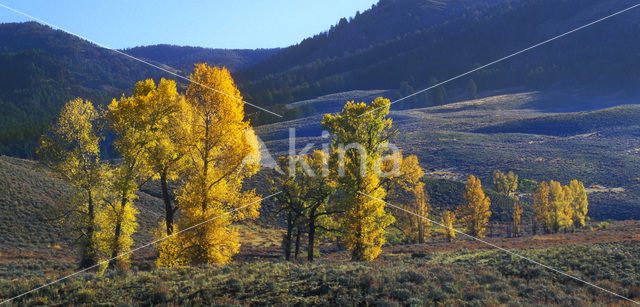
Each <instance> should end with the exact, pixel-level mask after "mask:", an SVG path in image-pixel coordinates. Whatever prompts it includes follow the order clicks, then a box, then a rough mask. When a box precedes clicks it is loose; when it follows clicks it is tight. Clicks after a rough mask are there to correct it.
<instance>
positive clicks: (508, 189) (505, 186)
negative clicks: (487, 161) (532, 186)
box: [493, 170, 518, 196]
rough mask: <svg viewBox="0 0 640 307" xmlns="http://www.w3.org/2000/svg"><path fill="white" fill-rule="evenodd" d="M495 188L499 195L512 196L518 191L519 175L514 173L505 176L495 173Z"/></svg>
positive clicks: (501, 173)
mask: <svg viewBox="0 0 640 307" xmlns="http://www.w3.org/2000/svg"><path fill="white" fill-rule="evenodd" d="M493 186H494V187H495V189H496V191H497V192H498V193H501V194H504V195H506V196H511V195H513V193H514V192H515V191H516V190H517V189H518V175H516V174H515V173H514V172H512V171H509V172H508V173H507V174H505V173H503V172H501V171H499V170H496V171H494V172H493Z"/></svg>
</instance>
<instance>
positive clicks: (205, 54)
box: [0, 22, 276, 158]
mask: <svg viewBox="0 0 640 307" xmlns="http://www.w3.org/2000/svg"><path fill="white" fill-rule="evenodd" d="M132 52H133V53H134V55H145V57H148V58H149V59H151V60H153V61H155V62H156V63H158V64H161V65H163V64H169V65H176V66H177V67H176V68H178V69H183V70H189V69H190V66H192V65H193V63H194V62H210V64H212V65H213V64H215V65H224V66H229V67H230V68H239V67H244V66H246V65H250V64H253V63H256V62H258V61H260V60H262V59H264V58H266V57H268V56H270V55H271V54H273V53H274V52H276V49H263V50H255V51H253V50H214V49H205V48H191V47H176V46H151V47H138V48H134V49H132ZM165 62H166V63H165ZM185 74H186V73H185ZM160 77H166V78H173V79H175V77H173V76H171V75H168V74H167V73H164V72H162V71H160V70H158V69H156V68H153V67H150V66H148V65H145V64H143V63H140V62H138V61H135V60H132V59H130V58H127V57H125V56H123V55H120V54H117V53H115V52H113V51H110V50H107V49H104V48H99V47H97V46H95V45H93V44H91V43H89V42H87V41H85V40H82V39H79V38H77V37H74V36H72V35H69V34H67V33H65V32H63V31H59V30H53V29H51V28H50V27H47V26H43V25H41V24H39V23H35V22H26V23H6V24H0V108H1V109H2V112H0V154H9V155H13V156H19V157H29V158H31V157H33V152H34V148H35V145H36V141H37V139H38V137H39V136H40V135H41V134H42V132H43V131H44V129H45V128H46V127H47V126H49V125H50V124H51V123H52V122H53V119H54V118H55V117H56V116H57V114H58V111H59V109H60V107H61V106H62V105H63V104H64V103H65V102H66V101H68V100H70V99H72V98H74V97H78V96H79V97H83V98H86V99H90V100H92V101H93V102H95V103H97V104H98V105H104V104H106V103H108V102H109V101H110V100H111V99H112V98H113V97H119V96H120V95H122V93H129V92H130V91H131V90H132V89H133V86H134V84H135V82H137V81H140V80H143V79H146V78H154V79H158V78H160Z"/></svg>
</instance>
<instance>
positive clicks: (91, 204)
mask: <svg viewBox="0 0 640 307" xmlns="http://www.w3.org/2000/svg"><path fill="white" fill-rule="evenodd" d="M99 119H100V114H99V113H98V111H97V110H96V109H95V108H94V107H93V104H92V103H91V102H90V101H87V100H83V99H80V98H77V99H74V100H71V101H69V102H67V103H66V104H65V106H64V107H63V108H62V111H61V112H60V116H59V118H58V121H57V122H56V124H55V125H54V126H53V127H52V128H51V129H50V131H49V132H48V133H47V134H45V135H43V136H42V139H41V144H40V148H39V149H38V151H37V155H38V158H39V160H40V161H41V162H42V163H43V164H45V165H46V166H48V167H49V168H51V169H52V170H53V171H54V172H55V174H56V175H57V176H59V177H60V178H62V179H63V180H64V181H66V182H68V183H69V184H70V185H71V186H72V187H73V188H74V189H75V190H76V192H77V195H76V197H72V198H71V200H72V203H70V204H69V205H68V206H64V208H58V209H59V211H62V212H65V215H66V213H70V215H69V216H68V219H69V220H70V221H71V222H72V224H73V227H74V232H77V233H78V234H80V236H79V237H80V239H79V240H78V241H79V243H80V248H81V255H82V256H81V257H82V258H81V261H80V266H81V267H83V268H88V267H91V266H93V265H95V264H96V263H98V257H99V255H98V251H97V248H98V246H97V242H96V240H97V233H98V232H99V226H98V224H97V220H96V216H97V215H98V211H99V210H100V209H101V207H102V204H103V202H102V197H103V195H102V194H103V193H104V186H105V185H106V175H107V173H108V169H107V168H106V166H105V165H104V164H102V163H101V161H100V140H101V138H102V136H101V132H100V129H99V125H98V124H97V121H98V120H99Z"/></svg>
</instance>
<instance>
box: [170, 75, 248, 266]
mask: <svg viewBox="0 0 640 307" xmlns="http://www.w3.org/2000/svg"><path fill="white" fill-rule="evenodd" d="M191 80H192V81H194V83H192V84H191V85H189V88H188V89H187V94H186V102H187V104H188V106H189V110H190V112H189V116H188V121H186V122H184V131H185V133H184V138H183V139H182V141H183V144H184V146H183V148H184V150H185V151H184V155H185V156H186V159H185V162H184V163H185V165H184V166H183V167H184V173H185V174H187V177H186V178H185V179H186V180H185V183H184V184H183V186H182V187H181V188H180V189H179V191H178V199H177V200H178V203H179V205H180V208H181V210H180V217H179V219H178V221H177V224H178V225H177V226H178V227H177V230H180V229H187V228H188V227H191V226H193V225H197V224H199V223H203V224H202V225H200V226H198V227H197V228H194V229H191V230H188V231H186V232H185V233H180V234H178V235H177V236H176V239H175V240H172V241H171V242H169V243H167V244H168V245H167V247H166V248H164V249H161V250H160V252H161V253H163V252H166V253H168V254H170V255H161V258H162V259H163V260H162V261H160V262H159V264H167V265H171V264H173V263H189V264H200V263H214V264H224V263H227V262H228V261H229V260H230V259H231V256H233V255H234V254H235V253H237V251H238V249H239V246H240V244H239V242H238V238H237V233H236V231H235V230H233V229H232V228H231V227H230V225H231V223H232V222H236V221H242V220H246V219H252V218H256V217H257V216H258V214H259V208H260V204H259V202H258V200H259V199H260V196H259V195H256V194H255V191H248V192H243V191H242V182H243V181H244V179H245V178H247V177H249V176H251V175H253V174H255V173H256V172H257V171H258V170H259V166H258V162H259V161H260V152H259V147H258V141H257V137H256V136H255V133H254V131H253V129H251V127H250V126H249V123H248V122H247V121H245V120H244V103H243V102H242V101H241V99H242V97H241V96H240V92H239V91H238V89H237V88H236V87H235V84H234V82H233V79H232V78H231V75H230V73H229V71H227V70H226V69H225V68H218V67H209V66H207V65H205V64H197V65H196V67H195V71H194V73H193V74H192V75H191ZM212 89H214V90H212ZM169 92H170V90H169ZM249 203H255V204H253V205H251V206H248V207H245V208H242V207H243V206H245V205H247V204H249ZM232 210H235V211H234V212H233V213H232V214H226V215H225V213H227V212H229V211H232ZM210 219H213V220H211V221H209V220H210ZM205 221H206V223H204V222H205ZM171 244H173V245H176V246H177V247H168V246H169V245H171ZM176 250H178V251H180V255H179V256H172V255H173V254H174V251H176ZM173 258H179V260H175V261H173V260H172V259H173Z"/></svg>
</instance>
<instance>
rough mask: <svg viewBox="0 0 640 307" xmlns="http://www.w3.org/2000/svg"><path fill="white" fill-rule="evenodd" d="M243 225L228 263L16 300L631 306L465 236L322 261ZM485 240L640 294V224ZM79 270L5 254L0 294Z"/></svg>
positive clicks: (60, 287) (72, 286)
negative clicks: (358, 259)
mask: <svg viewBox="0 0 640 307" xmlns="http://www.w3.org/2000/svg"><path fill="white" fill-rule="evenodd" d="M241 232H242V233H243V238H244V241H245V242H247V243H246V244H245V246H243V248H242V252H241V254H240V255H238V256H237V257H236V259H235V260H234V262H233V263H232V264H230V265H228V266H202V267H181V268H172V269H162V268H151V267H152V264H151V263H149V258H147V260H146V261H145V260H144V259H143V258H141V257H140V256H138V257H136V258H137V260H136V261H135V264H134V268H133V269H132V270H131V271H128V272H107V273H106V274H104V275H97V274H93V273H87V274H82V275H80V276H75V277H72V278H70V279H68V280H65V281H63V282H60V283H56V284H54V285H52V286H50V287H47V288H44V289H42V290H39V291H37V292H35V293H32V294H29V295H27V296H25V297H22V298H19V299H18V300H16V301H15V302H14V303H16V304H20V305H22V304H28V305H36V304H45V305H51V304H52V305H57V304H63V305H68V304H86V305H94V304H105V305H120V304H136V305H138V304H141V305H154V304H158V303H162V304H169V305H172V304H173V305H200V304H208V305H209V304H221V305H237V304H240V305H264V304H275V305H296V304H322V305H353V304H354V303H355V304H365V305H367V304H369V305H383V306H385V305H386V306H394V305H405V306H423V305H440V304H444V305H461V306H472V305H487V304H489V305H503V304H508V305H512V304H513V305H572V306H575V305H628V304H627V303H628V302H626V301H624V300H621V299H620V298H616V297H615V296H611V295H610V294H607V293H606V292H603V291H601V290H598V289H595V288H593V287H591V286H588V285H585V284H584V283H581V282H578V281H575V280H573V279H570V278H568V277H565V276H562V275H560V274H558V273H555V272H552V271H550V270H548V269H546V268H544V267H541V266H538V265H535V264H532V263H530V262H528V261H526V260H523V259H520V258H518V257H515V256H512V255H509V254H506V253H504V252H502V251H498V250H495V249H492V248H491V247H488V246H486V245H484V244H482V243H479V242H476V241H469V240H464V239H462V238H460V239H459V240H457V241H455V242H453V243H448V242H443V241H437V242H430V243H426V244H415V245H396V246H390V247H387V248H385V250H384V252H383V253H382V255H381V256H380V257H379V258H378V259H376V260H375V261H374V262H372V263H355V262H350V261H348V254H347V253H346V252H344V251H335V250H332V248H333V247H330V245H328V244H327V245H325V246H324V248H323V255H322V256H321V259H320V260H319V261H316V262H314V263H306V262H305V261H300V262H299V263H288V262H284V261H282V260H281V257H280V249H279V247H278V245H277V244H275V242H276V241H275V240H276V239H277V237H278V235H279V233H278V232H277V231H275V230H273V231H271V230H268V229H262V228H259V227H248V228H244V229H242V231H241ZM260 236H262V237H260ZM486 240H487V241H488V242H490V243H492V244H496V245H499V246H501V247H505V248H508V249H509V250H512V251H514V252H516V253H518V254H521V255H523V256H525V257H528V258H531V259H533V260H535V261H539V262H541V263H544V264H547V265H550V266H552V267H554V268H557V269H559V270H562V271H564V272H567V273H569V274H571V275H573V276H576V277H578V278H580V279H583V280H585V281H589V282H593V283H594V284H595V285H597V286H599V287H602V288H605V289H610V290H611V291H613V292H616V293H618V294H620V295H622V296H625V297H628V298H631V299H640V275H639V274H640V259H639V258H638V257H637V255H638V253H640V242H639V241H640V222H639V221H625V222H614V223H612V224H610V225H608V227H607V228H605V229H599V230H584V231H579V232H575V233H564V234H555V235H543V236H542V235H537V236H531V235H529V236H524V237H520V238H504V237H502V238H500V237H494V238H487V239H486ZM152 253H153V252H152V251H147V252H146V253H143V255H144V254H146V255H147V256H151V254H152ZM301 258H302V257H301ZM145 268H146V269H145ZM74 270H77V268H76V267H75V265H74V264H73V263H72V262H70V261H60V260H53V259H49V260H24V259H7V258H4V259H3V261H2V263H0V299H6V298H9V297H12V296H15V295H18V294H20V293H23V292H25V291H28V290H30V289H32V288H34V287H37V286H39V285H41V284H44V283H46V282H49V281H51V280H54V279H55V278H57V277H60V276H64V275H66V274H69V273H72V272H74Z"/></svg>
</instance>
